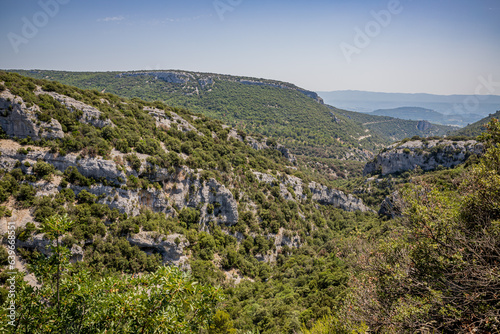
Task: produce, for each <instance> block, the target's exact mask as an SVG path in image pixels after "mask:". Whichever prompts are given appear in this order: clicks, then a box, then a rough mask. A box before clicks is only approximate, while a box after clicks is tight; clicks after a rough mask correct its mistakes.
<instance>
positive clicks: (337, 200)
mask: <svg viewBox="0 0 500 334" xmlns="http://www.w3.org/2000/svg"><path fill="white" fill-rule="evenodd" d="M309 189H310V190H311V192H312V199H313V200H314V201H316V202H318V203H320V204H326V205H333V206H334V207H336V208H340V209H342V210H344V211H349V212H354V211H361V212H367V211H372V210H371V209H370V208H368V207H367V206H366V205H365V204H364V203H363V200H361V199H360V198H356V197H354V196H353V195H351V194H349V195H346V194H345V193H344V192H342V191H340V190H337V189H330V188H328V187H326V186H324V185H321V184H318V183H316V182H311V183H309Z"/></svg>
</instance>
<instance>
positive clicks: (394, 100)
mask: <svg viewBox="0 0 500 334" xmlns="http://www.w3.org/2000/svg"><path fill="white" fill-rule="evenodd" d="M318 94H319V95H320V96H321V97H322V98H323V99H324V101H325V103H327V104H330V105H332V106H335V107H337V108H341V109H347V110H352V111H357V112H365V113H370V112H373V111H375V110H378V109H394V108H400V107H409V106H411V107H419V108H423V109H426V110H432V111H435V112H438V113H440V114H443V115H467V116H466V119H464V120H463V122H465V124H464V123H463V122H462V123H456V122H446V123H442V124H452V125H461V126H465V125H467V123H472V122H475V121H478V120H480V119H481V118H483V117H485V116H488V115H489V114H493V113H495V112H496V111H497V110H499V109H500V96H497V95H484V96H481V99H478V98H476V97H474V96H468V95H433V94H404V93H377V92H366V91H354V90H346V91H332V92H318ZM427 116H429V114H427ZM399 117H400V116H399ZM400 118H403V117H400ZM420 119H423V118H421V117H419V118H417V119H415V120H420ZM427 120H428V121H432V120H430V119H427ZM458 120H459V119H458Z"/></svg>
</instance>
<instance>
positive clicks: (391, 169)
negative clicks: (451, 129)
mask: <svg viewBox="0 0 500 334" xmlns="http://www.w3.org/2000/svg"><path fill="white" fill-rule="evenodd" d="M482 147H483V146H482V144H481V143H478V142H476V141H475V140H469V141H451V140H447V139H442V140H411V141H406V142H401V143H396V144H393V145H391V146H389V147H387V148H386V149H384V150H383V151H382V152H381V153H379V154H378V155H377V156H376V157H375V159H374V160H373V161H371V162H369V163H367V164H366V166H365V168H364V171H363V173H364V175H367V174H376V173H377V174H382V175H387V174H393V173H401V172H405V171H409V170H413V169H415V168H417V167H420V168H422V169H423V170H425V171H428V170H434V169H436V168H438V167H439V166H442V167H455V166H457V165H459V164H461V163H464V162H465V161H466V160H467V159H468V158H469V156H471V155H473V154H481V152H482Z"/></svg>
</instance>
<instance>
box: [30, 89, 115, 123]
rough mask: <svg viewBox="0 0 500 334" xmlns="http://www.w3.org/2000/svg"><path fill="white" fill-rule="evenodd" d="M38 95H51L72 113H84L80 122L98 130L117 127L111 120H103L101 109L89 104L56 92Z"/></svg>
mask: <svg viewBox="0 0 500 334" xmlns="http://www.w3.org/2000/svg"><path fill="white" fill-rule="evenodd" d="M36 94H37V95H39V94H46V95H50V96H52V97H53V98H54V99H56V100H57V101H59V102H61V103H62V104H63V105H64V106H65V107H66V108H68V110H70V111H72V112H75V111H77V110H80V111H82V112H83V115H82V116H81V117H80V122H82V123H86V124H90V125H92V126H95V127H96V128H103V127H105V126H115V125H114V124H113V122H111V120H109V119H104V120H103V119H101V118H102V117H101V115H102V113H101V111H100V110H99V109H97V108H94V107H92V106H89V105H88V104H85V103H83V102H81V101H78V100H75V99H74V98H72V97H69V96H66V95H62V94H58V93H55V92H46V91H43V90H38V91H37V92H36Z"/></svg>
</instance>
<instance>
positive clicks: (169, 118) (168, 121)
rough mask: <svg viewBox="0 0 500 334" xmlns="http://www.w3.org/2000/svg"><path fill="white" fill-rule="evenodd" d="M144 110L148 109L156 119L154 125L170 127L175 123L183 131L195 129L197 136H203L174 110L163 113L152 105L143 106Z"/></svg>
mask: <svg viewBox="0 0 500 334" xmlns="http://www.w3.org/2000/svg"><path fill="white" fill-rule="evenodd" d="M144 110H145V111H148V112H149V114H150V115H151V116H153V117H154V119H155V120H156V126H158V127H165V128H167V129H170V128H171V127H172V124H175V126H177V127H178V128H180V130H181V131H183V132H188V131H195V132H196V133H197V134H198V135H199V136H204V135H203V133H201V132H199V131H198V130H197V129H196V128H195V127H194V126H192V125H191V123H189V122H187V121H186V120H185V119H184V118H182V117H180V116H179V115H177V114H176V113H175V112H173V111H170V112H169V115H167V114H166V113H165V111H164V110H160V109H157V108H152V107H144Z"/></svg>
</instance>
